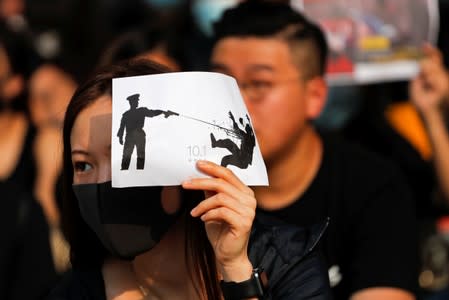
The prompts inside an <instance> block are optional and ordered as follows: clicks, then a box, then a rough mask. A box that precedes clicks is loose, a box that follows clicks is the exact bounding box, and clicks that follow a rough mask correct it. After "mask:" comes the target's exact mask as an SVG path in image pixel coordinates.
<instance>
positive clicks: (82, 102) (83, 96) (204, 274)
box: [62, 59, 221, 299]
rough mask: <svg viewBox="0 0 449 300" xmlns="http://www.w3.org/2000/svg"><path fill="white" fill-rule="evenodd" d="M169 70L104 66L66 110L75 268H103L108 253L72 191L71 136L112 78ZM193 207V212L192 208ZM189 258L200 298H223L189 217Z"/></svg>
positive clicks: (67, 213)
mask: <svg viewBox="0 0 449 300" xmlns="http://www.w3.org/2000/svg"><path fill="white" fill-rule="evenodd" d="M168 71H169V70H168V69H167V68H166V67H164V66H161V65H159V64H156V63H152V62H149V61H148V60H142V59H140V60H129V61H123V62H120V63H118V64H115V65H110V66H107V67H104V68H102V69H100V70H98V71H97V72H95V74H94V75H93V76H92V77H91V79H89V80H87V82H86V83H84V84H83V85H81V86H80V87H79V88H78V89H77V90H76V92H75V94H74V95H73V97H72V99H71V101H70V103H69V105H68V107H67V111H66V115H65V120H64V129H63V139H64V151H63V191H64V200H63V207H62V227H63V230H64V233H65V235H66V237H67V240H68V242H69V244H70V246H71V250H70V258H71V262H72V266H73V267H74V268H88V269H89V268H100V267H101V266H102V265H103V262H104V259H105V258H106V256H107V255H108V254H107V251H106V249H105V248H104V247H103V245H102V244H101V242H100V240H99V239H98V238H97V236H96V235H95V233H94V232H93V231H92V230H91V229H90V228H89V227H88V225H87V224H86V223H85V222H84V220H83V219H82V217H81V214H80V211H79V207H78V202H77V201H76V198H75V195H74V193H73V190H72V184H73V167H72V158H71V144H70V135H71V131H72V127H73V124H74V122H75V120H76V118H77V116H78V114H79V113H80V112H81V111H82V110H84V109H85V108H86V107H88V106H89V105H91V104H93V103H94V102H95V101H96V100H97V99H98V98H99V97H101V96H104V95H112V78H116V77H127V76H138V75H147V74H159V73H166V72H168ZM185 197H188V198H190V199H185V200H184V201H185V204H186V206H187V211H190V209H191V208H193V206H194V205H195V203H198V201H199V199H201V198H199V197H201V196H198V193H188V194H187V193H186V196H185ZM192 198H194V199H192ZM189 208H190V209H189ZM185 222H186V226H185V227H186V238H185V244H186V247H185V249H186V250H185V257H186V262H187V267H188V270H189V275H190V279H191V280H192V282H193V284H194V287H195V289H196V291H197V293H198V294H199V295H205V296H207V299H220V298H221V291H220V287H219V283H218V276H217V267H216V263H215V255H214V252H213V249H212V246H211V245H210V243H209V241H208V239H207V236H206V232H205V229H204V224H203V223H202V222H201V221H200V220H197V219H193V218H192V217H190V215H189V214H186V215H185Z"/></svg>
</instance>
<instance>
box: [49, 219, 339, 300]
mask: <svg viewBox="0 0 449 300" xmlns="http://www.w3.org/2000/svg"><path fill="white" fill-rule="evenodd" d="M326 226H327V223H325V224H322V225H317V226H314V227H313V228H312V229H310V230H306V229H301V228H296V227H294V226H287V225H285V224H284V223H281V222H280V221H277V220H275V219H273V218H271V217H267V216H263V214H261V215H258V216H257V218H256V220H255V222H254V225H253V230H252V233H251V237H250V242H249V250H248V251H249V257H250V260H251V262H252V264H253V266H254V267H261V268H263V269H264V270H265V272H266V274H267V276H268V285H269V287H268V291H267V296H266V298H265V299H276V300H279V299H281V300H287V299H288V300H290V299H291V300H298V299H314V300H321V299H323V300H324V299H331V296H330V289H329V283H328V280H327V273H326V270H325V268H324V265H323V264H322V261H321V260H320V259H319V256H318V254H317V252H316V251H315V248H316V247H315V246H316V245H317V243H318V241H319V239H320V238H321V236H322V235H323V233H324V231H325V229H326ZM69 299H70V300H71V299H73V300H74V299H77V300H90V299H95V300H104V299H106V296H105V287H104V281H103V276H102V273H101V270H100V269H99V268H92V269H83V270H81V269H77V268H74V270H72V272H70V273H69V274H67V276H65V277H64V279H63V280H62V282H61V283H60V285H59V286H58V287H57V288H56V289H54V290H53V292H52V293H51V295H50V297H49V298H48V300H69Z"/></svg>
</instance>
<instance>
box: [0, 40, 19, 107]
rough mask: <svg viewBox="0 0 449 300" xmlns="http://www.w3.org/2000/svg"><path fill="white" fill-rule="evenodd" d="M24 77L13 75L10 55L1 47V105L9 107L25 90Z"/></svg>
mask: <svg viewBox="0 0 449 300" xmlns="http://www.w3.org/2000/svg"><path fill="white" fill-rule="evenodd" d="M23 85H24V82H23V77H22V76H21V75H19V74H13V73H12V70H11V65H10V62H9V58H8V55H7V53H6V51H5V49H4V48H3V47H2V46H1V45H0V105H1V106H8V105H9V104H10V102H11V101H13V100H14V99H15V97H17V96H18V95H19V94H20V93H21V92H22V89H23Z"/></svg>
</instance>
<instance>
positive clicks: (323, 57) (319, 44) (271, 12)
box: [214, 0, 328, 78]
mask: <svg viewBox="0 0 449 300" xmlns="http://www.w3.org/2000/svg"><path fill="white" fill-rule="evenodd" d="M214 31H215V36H214V40H215V43H217V42H218V41H220V40H221V39H223V38H227V37H250V36H255V37H261V38H264V37H268V38H269V37H278V38H281V39H283V40H285V41H287V42H288V44H289V45H290V48H291V50H292V54H293V57H294V58H295V56H298V54H299V56H302V58H299V59H297V60H298V61H299V67H300V68H302V69H303V70H302V71H303V73H304V75H305V77H308V78H310V77H314V76H322V75H324V73H325V70H326V61H327V55H328V48H327V43H326V39H325V36H324V34H323V32H322V30H321V29H320V27H318V26H317V25H316V24H314V23H312V22H310V21H309V20H308V19H307V18H306V17H304V16H303V15H302V14H300V13H299V12H297V11H295V10H293V9H292V8H291V7H290V6H289V5H288V4H284V3H278V2H270V1H261V0H259V1H256V0H253V1H251V0H248V1H245V2H242V3H240V4H239V5H238V6H236V7H234V8H231V9H229V10H227V11H225V12H224V14H223V16H222V17H221V19H220V20H219V21H218V22H216V23H215V24H214ZM296 45H298V46H299V47H295V46H296ZM295 48H297V49H295ZM306 48H308V49H306ZM300 49H301V50H302V51H301V50H300ZM296 50H299V51H297V52H295V51H296ZM304 51H306V52H308V53H307V54H305V53H302V55H301V52H304Z"/></svg>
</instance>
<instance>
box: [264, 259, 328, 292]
mask: <svg viewBox="0 0 449 300" xmlns="http://www.w3.org/2000/svg"><path fill="white" fill-rule="evenodd" d="M269 284H270V282H268V285H269ZM269 299H279V300H301V299H308V300H328V299H332V295H331V290H330V287H329V280H328V277H327V272H326V268H325V267H324V264H323V261H322V259H321V257H320V256H319V255H318V253H317V252H316V251H312V252H311V253H309V254H308V255H306V256H305V257H304V258H303V259H301V260H300V261H298V262H297V263H296V264H294V265H293V266H291V268H290V269H289V271H288V272H287V273H286V274H285V275H284V276H283V277H282V278H281V280H279V281H278V283H277V284H276V286H273V287H271V288H270V294H269Z"/></svg>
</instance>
